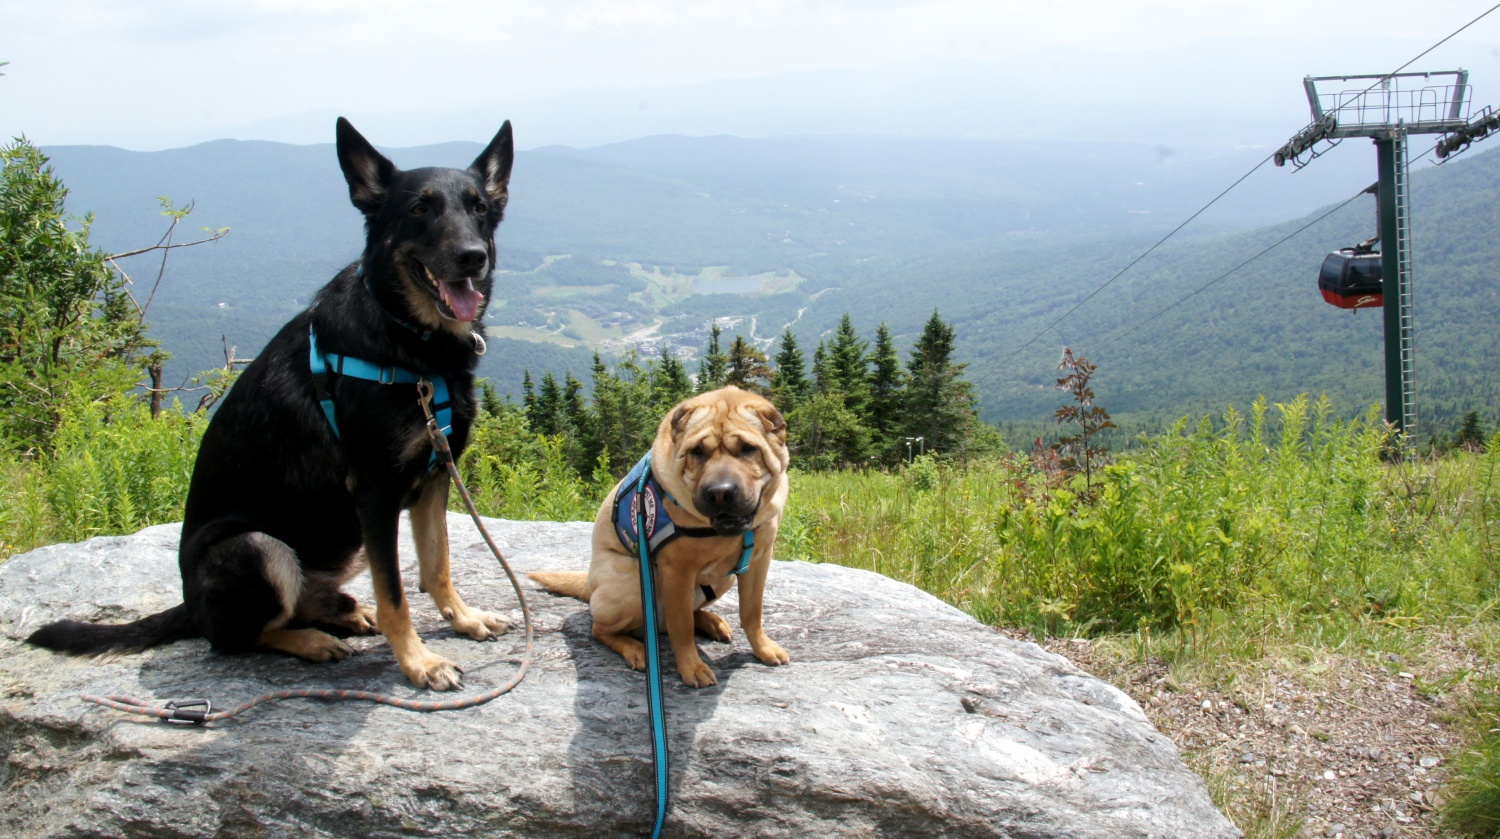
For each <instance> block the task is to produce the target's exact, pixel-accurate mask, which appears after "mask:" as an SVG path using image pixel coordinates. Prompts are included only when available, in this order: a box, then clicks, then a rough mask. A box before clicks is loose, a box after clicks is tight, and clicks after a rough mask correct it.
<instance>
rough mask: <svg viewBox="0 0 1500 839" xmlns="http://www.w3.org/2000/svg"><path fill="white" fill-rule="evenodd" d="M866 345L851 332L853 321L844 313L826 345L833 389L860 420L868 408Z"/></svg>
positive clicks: (868, 365)
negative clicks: (830, 340)
mask: <svg viewBox="0 0 1500 839" xmlns="http://www.w3.org/2000/svg"><path fill="white" fill-rule="evenodd" d="M867 346H869V345H868V344H867V343H866V342H865V341H863V340H862V339H861V338H860V337H859V335H858V333H856V332H855V331H854V321H853V320H852V319H850V317H849V315H848V313H845V314H844V316H843V318H841V319H840V320H839V326H838V329H836V330H834V333H833V341H832V342H831V343H830V344H829V345H828V356H829V359H828V360H829V365H830V366H831V368H832V370H833V383H834V387H833V389H834V391H835V392H837V393H840V394H842V395H843V397H844V407H846V408H848V409H849V410H850V411H852V412H853V413H854V416H855V417H857V418H859V420H860V421H861V422H863V421H864V420H865V418H866V417H867V416H869V411H870V357H869V355H868V354H867V353H866V351H865V348H866V347H867Z"/></svg>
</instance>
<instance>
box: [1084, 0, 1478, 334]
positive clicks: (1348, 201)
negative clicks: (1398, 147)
mask: <svg viewBox="0 0 1500 839" xmlns="http://www.w3.org/2000/svg"><path fill="white" fill-rule="evenodd" d="M1496 8H1500V6H1497V7H1496ZM1436 148H1437V144H1436V143H1434V144H1433V145H1432V146H1431V147H1429V148H1428V149H1427V151H1424V152H1422V153H1421V154H1419V155H1417V157H1419V158H1422V157H1426V156H1427V155H1429V154H1431V153H1432V152H1433V151H1434V150H1435V149H1436ZM1369 191H1370V189H1369V188H1368V187H1367V188H1365V189H1362V190H1360V191H1359V192H1356V193H1355V194H1354V195H1352V196H1350V197H1349V198H1348V199H1346V200H1345V201H1344V202H1343V203H1342V204H1339V205H1337V206H1335V207H1333V208H1332V209H1330V210H1328V211H1327V212H1325V213H1323V215H1321V216H1318V217H1317V218H1315V219H1313V220H1312V221H1310V222H1308V223H1307V224H1304V225H1302V226H1301V227H1299V228H1297V229H1296V230H1293V231H1292V232H1291V233H1288V234H1287V235H1285V236H1283V237H1281V238H1280V239H1278V240H1277V241H1276V242H1274V243H1272V244H1271V245H1269V246H1267V247H1266V248H1265V249H1264V250H1262V251H1260V252H1259V253H1257V254H1256V255H1254V256H1252V257H1250V258H1249V259H1247V260H1245V261H1244V262H1241V263H1240V264H1238V265H1236V266H1234V267H1233V268H1230V269H1229V270H1228V271H1225V272H1224V273H1222V274H1220V275H1219V276H1217V277H1215V278H1214V279H1212V280H1209V281H1208V282H1206V283H1204V284H1203V285H1201V286H1199V287H1198V288H1196V289H1193V290H1192V291H1190V292H1188V293H1187V294H1185V295H1183V296H1182V297H1179V298H1178V299H1177V301H1176V302H1175V303H1172V304H1171V305H1170V306H1167V307H1166V308H1165V309H1162V310H1161V311H1158V312H1157V313H1156V314H1154V315H1152V316H1150V317H1148V318H1146V319H1145V320H1142V321H1140V322H1139V323H1136V324H1135V325H1134V326H1131V327H1130V328H1129V329H1127V330H1125V331H1124V332H1122V333H1120V334H1119V335H1116V336H1115V337H1113V338H1111V339H1109V341H1107V342H1105V343H1103V344H1100V345H1099V346H1098V347H1095V348H1094V349H1093V350H1092V351H1091V352H1090V353H1089V355H1090V356H1096V357H1097V356H1098V354H1099V353H1101V352H1104V351H1105V350H1107V349H1109V348H1110V347H1112V346H1114V345H1115V343H1116V342H1118V341H1120V340H1121V339H1123V338H1124V337H1125V336H1127V335H1129V334H1130V333H1132V332H1134V331H1136V330H1137V329H1139V328H1141V327H1142V326H1145V325H1146V324H1148V323H1150V322H1151V321H1153V320H1156V319H1157V318H1159V317H1161V316H1162V315H1164V314H1166V313H1167V312H1170V311H1171V310H1173V309H1175V308H1177V307H1178V306H1180V305H1182V304H1183V303H1186V302H1187V301H1188V299H1189V298H1191V297H1193V296H1195V295H1196V294H1198V292H1200V291H1203V290H1205V289H1207V288H1208V287H1209V286H1211V285H1214V284H1215V283H1217V282H1219V281H1220V280H1222V279H1224V278H1226V277H1228V276H1229V275H1230V274H1233V273H1235V272H1236V271H1238V270H1240V269H1241V268H1244V267H1245V266H1246V265H1249V264H1250V263H1252V262H1254V261H1255V260H1257V259H1260V258H1261V257H1263V256H1265V255H1266V254H1268V253H1270V252H1271V251H1273V250H1275V249H1276V248H1278V247H1281V246H1282V245H1283V244H1286V242H1287V240H1289V239H1291V238H1293V237H1294V236H1296V235H1297V234H1299V233H1301V232H1302V231H1304V230H1306V229H1308V228H1309V227H1312V226H1313V225H1315V224H1317V223H1318V222H1321V221H1322V220H1323V219H1326V218H1328V217H1329V216H1331V215H1333V214H1334V213H1336V212H1338V211H1339V210H1342V209H1344V208H1345V207H1347V206H1349V205H1350V204H1352V203H1353V202H1354V200H1355V199H1356V198H1359V197H1360V196H1361V195H1364V194H1365V193H1367V192H1369Z"/></svg>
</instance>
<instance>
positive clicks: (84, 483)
mask: <svg viewBox="0 0 1500 839" xmlns="http://www.w3.org/2000/svg"><path fill="white" fill-rule="evenodd" d="M206 425H207V423H206V421H205V419H204V417H203V416H202V415H198V414H183V413H181V412H180V411H163V412H162V414H161V416H159V417H156V418H154V419H153V418H152V416H151V411H150V409H149V408H148V407H147V406H146V405H143V404H141V403H139V402H136V401H134V400H130V399H120V400H116V401H115V402H114V403H112V404H103V403H98V402H87V401H81V400H71V401H69V402H67V403H65V404H64V406H63V407H62V409H61V411H60V423H59V426H58V430H57V433H56V434H55V435H54V437H53V439H52V446H51V451H50V452H42V453H34V454H33V455H31V456H21V455H17V454H14V453H11V452H9V451H7V452H6V453H4V454H0V458H3V459H0V556H9V555H10V554H12V553H15V552H17V551H24V550H30V549H31V548H34V547H37V546H39V545H46V544H52V543H54V542H77V541H81V540H83V539H89V538H92V537H94V536H100V535H105V534H115V533H131V532H134V531H136V530H139V529H140V528H142V527H145V526H147V525H151V524H160V523H162V522H169V521H178V520H180V519H181V518H182V505H183V502H184V501H185V500H186V499H187V488H188V481H189V479H190V478H191V477H192V471H193V459H194V457H195V456H196V455H197V453H198V440H199V438H200V437H201V436H202V434H203V429H204V428H205V427H206Z"/></svg>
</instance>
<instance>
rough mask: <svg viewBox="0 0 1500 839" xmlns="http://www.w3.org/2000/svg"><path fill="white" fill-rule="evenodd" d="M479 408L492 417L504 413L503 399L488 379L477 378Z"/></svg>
mask: <svg viewBox="0 0 1500 839" xmlns="http://www.w3.org/2000/svg"><path fill="white" fill-rule="evenodd" d="M479 409H480V410H481V411H484V412H485V413H486V414H489V415H490V416H492V417H498V416H500V415H501V414H503V413H505V400H503V399H501V398H500V392H499V391H498V390H495V386H494V384H492V383H491V382H490V380H489V379H480V380H479Z"/></svg>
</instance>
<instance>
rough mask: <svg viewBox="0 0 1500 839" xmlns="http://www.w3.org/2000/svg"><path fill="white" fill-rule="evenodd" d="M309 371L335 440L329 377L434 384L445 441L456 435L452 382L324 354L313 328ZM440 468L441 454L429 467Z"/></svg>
mask: <svg viewBox="0 0 1500 839" xmlns="http://www.w3.org/2000/svg"><path fill="white" fill-rule="evenodd" d="M307 367H308V369H309V370H311V371H312V377H313V388H314V389H315V390H316V391H317V395H318V405H319V406H321V407H322V408H323V413H324V415H326V416H327V417H328V425H329V427H331V428H332V429H333V436H334V437H335V438H339V437H340V436H341V435H340V434H339V421H338V417H337V415H336V412H335V411H334V405H333V395H332V394H331V393H329V392H328V374H329V373H337V374H339V375H340V376H349V377H350V378H355V379H364V380H365V381H367V382H379V383H380V384H383V385H414V384H416V383H417V382H420V381H423V380H427V381H431V382H432V413H433V416H435V417H436V418H437V424H438V427H439V428H440V429H442V432H443V436H444V437H447V436H448V435H449V434H452V433H453V400H452V398H451V397H450V394H449V392H448V380H447V379H445V378H443V377H442V376H434V377H432V378H431V379H427V377H426V376H422V375H420V374H417V373H413V372H412V371H410V370H407V369H406V368H404V367H382V366H380V365H379V364H375V363H372V362H369V361H365V360H364V359H363V358H355V357H354V356H350V355H339V354H337V353H323V352H320V351H319V350H318V332H317V330H316V329H314V328H313V327H312V325H311V324H309V325H308V327H307ZM436 464H437V452H436V451H434V452H433V453H432V457H431V459H429V460H428V461H427V465H428V467H429V468H430V467H432V466H434V465H436Z"/></svg>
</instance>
